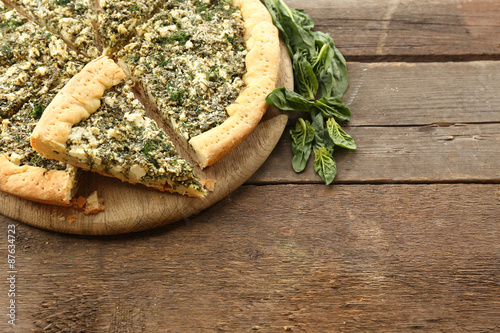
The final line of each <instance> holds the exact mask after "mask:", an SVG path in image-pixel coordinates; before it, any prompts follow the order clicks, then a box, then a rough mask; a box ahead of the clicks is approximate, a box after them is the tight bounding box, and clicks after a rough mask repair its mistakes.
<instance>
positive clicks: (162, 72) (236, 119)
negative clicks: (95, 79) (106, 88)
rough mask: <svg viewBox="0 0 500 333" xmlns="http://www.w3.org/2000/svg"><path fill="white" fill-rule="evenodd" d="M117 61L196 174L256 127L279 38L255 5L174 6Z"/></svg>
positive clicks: (245, 1)
mask: <svg viewBox="0 0 500 333" xmlns="http://www.w3.org/2000/svg"><path fill="white" fill-rule="evenodd" d="M168 9H169V10H166V11H160V12H159V13H157V14H155V15H154V16H153V17H152V18H151V19H150V20H148V21H147V22H146V23H145V24H143V25H142V26H140V27H138V28H137V32H138V36H137V37H135V38H134V39H133V40H132V41H131V43H129V44H128V45H127V46H125V47H124V49H123V50H121V51H120V52H119V53H118V59H119V63H120V65H121V66H122V67H123V68H124V69H125V71H126V72H128V73H129V75H130V76H132V77H134V78H136V79H137V81H138V82H139V83H140V86H141V87H142V91H143V94H144V95H145V96H146V99H147V100H148V101H149V103H150V104H151V105H152V106H153V108H154V109H156V110H157V112H158V113H159V114H161V115H162V116H163V117H164V119H165V120H166V122H167V123H168V125H169V126H170V127H171V128H172V130H173V131H174V132H175V133H176V134H177V136H178V137H179V138H180V139H182V140H183V141H184V142H188V143H189V145H190V147H191V148H192V150H193V152H194V154H193V155H194V157H195V159H196V160H197V161H198V163H199V165H200V166H201V167H202V168H205V167H207V166H210V165H212V164H214V163H215V162H217V161H218V160H220V159H221V158H222V157H224V156H225V155H227V154H228V153H229V152H230V151H232V150H233V149H234V148H235V147H236V146H238V145H239V144H240V143H241V141H242V140H243V139H244V138H245V137H246V136H247V135H248V134H250V132H251V131H252V130H253V129H254V128H255V126H257V124H258V123H259V121H260V119H261V118H262V116H263V114H264V113H265V111H266V109H267V107H268V105H267V104H266V103H265V97H266V96H267V95H268V94H269V93H270V92H271V91H272V90H273V89H274V88H275V85H276V82H277V79H278V69H279V55H280V49H279V39H278V31H277V29H276V28H275V27H274V25H273V24H272V20H271V17H270V15H269V13H268V12H267V10H266V8H265V7H264V6H263V5H262V4H261V3H260V1H259V0H241V1H237V2H235V3H234V4H233V5H230V4H229V3H228V2H225V1H220V2H215V1H199V0H187V1H173V2H169V4H168Z"/></svg>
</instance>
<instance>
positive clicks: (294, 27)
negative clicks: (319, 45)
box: [270, 0, 315, 56]
mask: <svg viewBox="0 0 500 333" xmlns="http://www.w3.org/2000/svg"><path fill="white" fill-rule="evenodd" d="M270 2H272V3H273V4H274V6H275V8H276V11H277V14H278V15H277V17H276V19H277V20H278V21H279V22H280V25H281V27H282V29H283V33H284V35H285V36H286V37H287V38H288V43H289V45H290V49H291V51H292V54H295V53H297V52H299V51H301V50H306V51H308V52H309V53H310V54H313V53H314V52H315V44H314V35H313V33H312V31H311V29H310V28H309V26H310V22H308V21H307V20H305V17H304V16H303V15H301V14H300V13H298V12H296V11H295V12H294V11H293V10H291V9H290V8H289V7H288V6H287V5H286V4H285V2H284V1H282V0H271V1H270ZM304 21H306V22H307V23H308V24H306V26H301V25H300V23H303V22H304ZM292 54H291V55H290V56H292Z"/></svg>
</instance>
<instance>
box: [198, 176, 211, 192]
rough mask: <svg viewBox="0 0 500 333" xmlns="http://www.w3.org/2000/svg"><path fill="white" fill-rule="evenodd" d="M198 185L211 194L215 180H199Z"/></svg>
mask: <svg viewBox="0 0 500 333" xmlns="http://www.w3.org/2000/svg"><path fill="white" fill-rule="evenodd" d="M200 183H201V185H202V186H203V187H205V188H206V189H207V190H209V191H210V192H213V190H214V188H215V179H201V180H200Z"/></svg>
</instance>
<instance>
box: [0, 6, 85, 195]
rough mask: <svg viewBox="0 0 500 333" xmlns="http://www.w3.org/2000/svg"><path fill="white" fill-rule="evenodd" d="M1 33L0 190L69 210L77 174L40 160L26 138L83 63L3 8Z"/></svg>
mask: <svg viewBox="0 0 500 333" xmlns="http://www.w3.org/2000/svg"><path fill="white" fill-rule="evenodd" d="M0 32H1V36H2V39H1V40H0V50H1V52H0V121H1V127H0V190H2V191H4V192H7V193H10V194H13V195H16V196H20V197H23V198H26V199H30V200H33V201H39V202H44V203H50V204H56V205H69V204H70V200H71V198H72V197H73V195H74V193H75V191H76V188H77V174H78V172H77V168H74V167H72V166H68V165H65V164H64V163H61V162H58V161H52V160H48V159H44V158H42V157H41V156H40V155H39V154H38V153H36V152H35V151H34V150H33V148H32V147H31V145H30V140H29V138H30V135H31V132H32V130H33V128H34V127H35V125H36V123H37V121H38V119H39V118H40V116H41V114H42V113H43V110H44V108H45V107H46V106H47V105H48V104H49V103H50V102H51V100H52V98H53V97H54V96H55V95H56V93H57V92H58V91H59V89H60V88H62V87H63V86H64V85H65V84H66V83H67V82H68V81H69V79H70V78H71V77H72V76H73V75H74V74H75V73H76V72H79V71H80V70H81V69H82V68H83V67H84V65H85V62H86V61H88V60H87V59H86V58H84V57H82V56H79V55H77V54H76V52H74V51H71V50H69V49H67V47H66V44H65V43H64V42H63V41H62V40H61V39H60V38H58V37H56V36H55V35H53V34H52V33H49V32H46V31H44V30H43V29H40V28H39V27H37V26H36V25H35V24H34V23H33V22H31V21H29V20H27V19H26V18H23V17H22V16H21V15H19V14H17V13H16V12H15V11H14V10H11V9H9V8H5V7H3V5H1V6H0Z"/></svg>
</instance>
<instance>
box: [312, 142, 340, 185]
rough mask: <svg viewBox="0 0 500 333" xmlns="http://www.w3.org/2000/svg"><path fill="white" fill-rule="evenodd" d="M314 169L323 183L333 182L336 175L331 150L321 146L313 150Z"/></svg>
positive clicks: (335, 166)
mask: <svg viewBox="0 0 500 333" xmlns="http://www.w3.org/2000/svg"><path fill="white" fill-rule="evenodd" d="M314 171H315V172H316V173H317V174H318V175H319V176H320V177H321V179H323V181H324V182H325V185H330V184H331V183H332V182H333V180H334V179H335V176H336V175H337V165H336V164H335V160H334V159H333V150H328V149H326V148H325V147H323V148H320V149H318V150H315V151H314Z"/></svg>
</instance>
